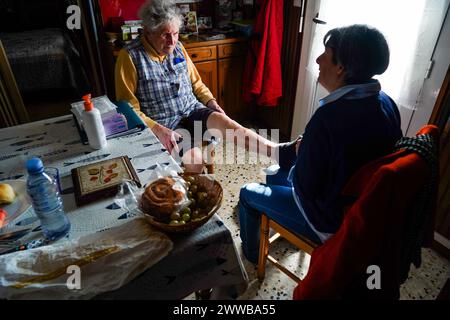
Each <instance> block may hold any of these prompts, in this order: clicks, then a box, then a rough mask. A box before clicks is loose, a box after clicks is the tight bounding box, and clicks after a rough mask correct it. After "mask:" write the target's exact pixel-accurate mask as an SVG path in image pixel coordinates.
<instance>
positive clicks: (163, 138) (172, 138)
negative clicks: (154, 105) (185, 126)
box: [152, 123, 181, 154]
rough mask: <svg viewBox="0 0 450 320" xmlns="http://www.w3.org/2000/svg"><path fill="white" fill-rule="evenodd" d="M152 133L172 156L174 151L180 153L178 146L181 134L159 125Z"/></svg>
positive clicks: (156, 125)
mask: <svg viewBox="0 0 450 320" xmlns="http://www.w3.org/2000/svg"><path fill="white" fill-rule="evenodd" d="M152 131H153V133H154V134H155V135H156V137H157V138H158V139H159V141H160V142H161V143H162V145H163V146H164V147H165V148H166V149H167V151H168V152H169V153H170V154H172V150H173V149H175V151H176V152H179V150H178V144H177V141H178V140H179V139H180V138H181V135H180V134H179V133H177V132H175V131H173V130H170V129H169V128H166V127H164V126H162V125H160V124H158V123H157V124H155V125H154V126H153V128H152Z"/></svg>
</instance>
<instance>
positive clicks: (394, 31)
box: [291, 0, 450, 138]
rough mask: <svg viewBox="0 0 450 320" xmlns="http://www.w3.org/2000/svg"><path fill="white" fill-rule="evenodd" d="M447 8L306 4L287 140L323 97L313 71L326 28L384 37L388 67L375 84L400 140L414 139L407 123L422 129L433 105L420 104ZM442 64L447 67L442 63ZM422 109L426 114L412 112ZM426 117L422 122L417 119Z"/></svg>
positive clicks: (425, 3) (350, 1)
mask: <svg viewBox="0 0 450 320" xmlns="http://www.w3.org/2000/svg"><path fill="white" fill-rule="evenodd" d="M449 3H450V0H415V1H408V0H397V1H389V0H378V1H361V0H341V1H333V0H310V1H308V6H307V8H306V15H305V19H306V20H305V35H304V47H303V48H302V61H301V63H300V73H299V81H298V87H297V96H296V103H295V110H294V118H293V125H292V132H291V137H292V138H294V137H296V136H298V134H300V133H302V132H303V130H304V128H305V126H306V123H307V122H308V120H309V119H310V118H311V116H312V114H313V113H314V112H315V110H316V109H317V107H318V101H319V100H320V99H321V98H323V97H325V96H326V95H327V94H328V92H326V90H325V89H324V88H323V87H322V86H321V85H320V84H319V83H318V82H317V77H318V74H319V70H318V65H317V64H316V62H315V60H316V58H317V56H319V54H320V53H321V52H322V51H323V50H324V47H323V37H324V35H325V34H326V32H327V31H328V30H330V29H332V28H335V27H339V26H345V25H350V24H356V23H360V24H368V25H371V26H374V27H376V28H377V29H379V30H380V31H381V32H382V33H383V34H384V35H385V37H386V39H387V41H388V43H389V46H390V51H391V59H390V61H391V62H390V65H389V68H388V70H387V71H386V72H385V73H384V74H383V75H381V76H378V77H375V78H377V79H378V80H379V81H380V83H381V86H382V90H383V91H385V92H386V93H388V94H389V95H390V96H391V97H392V98H393V99H394V100H395V101H396V103H397V105H398V107H399V111H400V114H401V118H402V119H401V120H402V131H403V134H404V135H414V133H415V131H414V130H415V127H414V126H411V123H413V124H414V123H422V122H423V123H424V124H425V123H427V121H428V118H429V116H430V115H431V112H432V108H433V105H427V106H423V105H421V102H423V99H422V97H423V90H424V87H425V84H426V78H427V76H429V69H430V61H431V60H432V56H433V53H434V51H435V50H434V49H435V47H436V43H437V41H438V39H439V35H440V34H441V33H442V32H441V31H442V30H443V26H444V21H445V17H446V14H447V12H448V8H449ZM314 18H315V19H314ZM313 19H314V20H315V21H316V22H313ZM447 19H448V18H447ZM321 22H325V23H326V24H323V23H321ZM441 38H442V36H441ZM443 63H444V64H445V63H447V66H448V61H447V62H443ZM447 66H443V65H442V66H437V65H436V62H435V66H434V67H435V68H437V69H440V68H443V69H444V70H446V69H447ZM424 108H428V109H429V112H428V113H427V112H415V111H416V110H421V111H423V109H424ZM427 114H428V118H426V119H422V118H421V119H418V118H417V117H426V115H427ZM413 117H416V118H415V119H414V118H413Z"/></svg>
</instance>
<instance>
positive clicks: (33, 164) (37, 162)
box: [26, 157, 44, 174]
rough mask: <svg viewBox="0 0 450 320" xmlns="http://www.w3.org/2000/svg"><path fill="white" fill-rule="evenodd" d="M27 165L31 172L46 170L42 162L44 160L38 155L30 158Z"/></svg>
mask: <svg viewBox="0 0 450 320" xmlns="http://www.w3.org/2000/svg"><path fill="white" fill-rule="evenodd" d="M26 166H27V171H28V173H30V174H33V173H40V172H42V171H44V164H43V163H42V160H41V159H39V158H36V157H35V158H31V159H30V160H28V161H27V164H26Z"/></svg>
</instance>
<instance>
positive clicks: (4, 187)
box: [0, 183, 16, 205]
mask: <svg viewBox="0 0 450 320" xmlns="http://www.w3.org/2000/svg"><path fill="white" fill-rule="evenodd" d="M15 198H16V193H15V192H14V189H13V188H12V187H11V186H10V185H9V184H7V183H0V205H1V204H10V203H13V202H14V199H15Z"/></svg>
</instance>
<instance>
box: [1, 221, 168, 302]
mask: <svg viewBox="0 0 450 320" xmlns="http://www.w3.org/2000/svg"><path fill="white" fill-rule="evenodd" d="M172 247H173V243H172V241H171V240H170V239H169V238H168V237H167V236H166V235H164V234H162V233H160V232H156V231H154V229H153V228H152V227H151V226H149V225H148V223H147V222H146V220H145V219H144V218H136V219H131V220H130V221H128V222H126V223H124V224H122V225H120V226H117V227H114V228H111V229H109V230H106V231H102V232H97V233H94V234H92V235H88V236H84V237H81V238H78V239H74V240H70V241H64V242H60V243H55V244H53V245H48V246H44V247H40V248H35V249H30V250H25V251H18V252H15V253H11V254H5V255H2V256H0V270H2V273H1V274H0V298H2V299H89V298H92V297H94V296H96V295H98V294H100V293H103V292H108V291H111V290H115V289H118V288H120V287H121V286H123V285H124V284H126V283H128V282H129V281H130V280H132V279H134V278H135V277H136V276H138V275H139V274H141V273H142V272H144V271H145V270H146V269H148V268H150V267H151V266H152V265H154V264H156V263H157V262H158V261H160V260H161V259H162V258H163V257H165V256H166V255H167V254H168V253H169V252H170V250H171V249H172Z"/></svg>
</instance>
